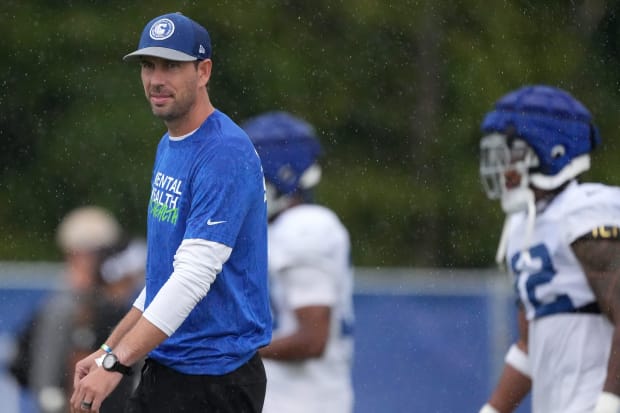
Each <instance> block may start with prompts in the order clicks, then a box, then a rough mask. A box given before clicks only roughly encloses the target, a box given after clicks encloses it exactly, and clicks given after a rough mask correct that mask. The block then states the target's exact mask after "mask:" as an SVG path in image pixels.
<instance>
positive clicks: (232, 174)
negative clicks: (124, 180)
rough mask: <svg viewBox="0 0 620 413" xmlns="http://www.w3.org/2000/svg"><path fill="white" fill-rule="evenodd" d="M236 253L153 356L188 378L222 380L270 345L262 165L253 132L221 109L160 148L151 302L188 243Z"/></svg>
mask: <svg viewBox="0 0 620 413" xmlns="http://www.w3.org/2000/svg"><path fill="white" fill-rule="evenodd" d="M195 238H199V239H204V240H208V241H215V242H219V243H221V244H225V245H227V246H229V247H231V248H232V253H231V256H230V258H229V259H228V261H227V262H226V263H225V264H224V266H223V268H222V272H221V273H220V274H218V276H217V278H216V279H215V282H214V283H213V284H212V285H211V289H210V290H209V292H208V294H207V295H206V297H205V298H203V299H202V300H201V301H200V302H199V303H198V304H197V305H196V307H195V308H194V309H193V310H192V311H191V313H190V314H189V316H188V317H187V319H186V320H185V321H184V322H183V323H182V324H181V326H180V327H179V328H178V329H177V330H176V331H175V332H174V333H173V334H172V336H170V337H169V338H168V339H167V340H165V341H164V342H163V343H162V344H161V345H159V346H158V347H157V348H156V349H154V350H153V351H152V352H151V353H150V357H152V358H153V359H155V360H157V361H158V362H160V363H162V364H164V365H166V366H168V367H170V368H173V369H175V370H177V371H180V372H182V373H185V374H208V375H221V374H226V373H229V372H231V371H233V370H235V369H236V368H238V367H239V366H241V365H242V364H244V363H245V362H246V361H248V360H249V359H250V358H251V357H252V356H253V355H254V353H255V352H256V350H257V349H258V348H260V347H262V346H264V345H266V344H268V343H269V341H270V339H271V316H270V311H269V296H268V290H267V218H266V204H265V190H264V183H263V173H262V168H261V164H260V159H259V158H258V155H257V154H256V151H255V150H254V147H253V145H252V143H251V141H250V139H249V138H248V136H247V135H246V134H245V132H244V131H243V130H242V129H241V128H240V127H239V126H237V125H236V124H235V123H234V122H233V121H232V120H231V119H230V118H229V117H228V116H226V115H225V114H223V113H222V112H219V111H217V110H216V111H215V112H214V113H213V114H211V115H210V116H209V117H208V118H207V119H206V120H205V122H204V123H203V124H202V125H201V126H200V128H199V129H198V130H197V131H196V132H195V133H193V134H192V135H191V136H188V137H186V138H185V139H183V140H180V141H174V140H170V139H169V136H168V134H166V135H164V136H163V138H162V139H161V141H160V143H159V146H158V148H157V155H156V158H155V165H154V168H153V176H152V179H151V199H150V202H149V207H148V219H147V240H148V258H147V267H146V303H145V305H146V306H148V305H149V304H150V302H151V301H152V300H153V298H154V297H155V295H156V294H157V292H158V291H159V290H160V288H161V287H162V286H163V284H164V283H165V282H166V281H167V280H168V278H169V277H170V275H171V274H172V272H173V261H174V255H175V253H176V251H177V249H178V248H179V245H180V244H181V242H182V241H183V240H184V239H195Z"/></svg>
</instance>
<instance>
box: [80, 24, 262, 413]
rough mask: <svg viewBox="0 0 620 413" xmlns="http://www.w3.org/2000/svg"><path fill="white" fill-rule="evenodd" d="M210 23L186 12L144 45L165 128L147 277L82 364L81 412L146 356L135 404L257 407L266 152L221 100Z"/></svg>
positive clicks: (148, 30) (144, 62)
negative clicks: (215, 94) (213, 98)
mask: <svg viewBox="0 0 620 413" xmlns="http://www.w3.org/2000/svg"><path fill="white" fill-rule="evenodd" d="M210 57H211V42H210V38H209V34H208V33H207V31H206V30H205V29H204V28H203V27H202V26H200V25H199V24H198V23H196V22H194V21H193V20H191V19H189V18H188V17H186V16H183V15H182V14H179V13H171V14H166V15H163V16H159V17H157V18H155V19H153V20H152V21H151V22H149V23H148V24H147V25H146V27H145V28H144V31H143V33H142V36H141V38H140V43H139V47H138V50H136V51H135V52H133V53H130V54H128V55H127V56H125V57H124V60H129V61H131V60H138V61H140V63H141V78H142V84H143V86H144V92H145V95H146V98H147V100H148V101H149V103H150V105H151V109H152V111H153V114H154V115H155V116H157V117H158V118H160V119H162V120H163V121H164V123H165V124H166V126H167V128H168V132H167V133H166V134H165V135H164V136H163V137H162V138H161V141H160V142H159V145H158V148H157V154H156V159H155V165H154V168H153V175H152V178H151V196H150V201H149V206H148V220H147V243H148V259H147V269H146V280H145V281H146V283H145V284H146V285H145V289H144V290H143V292H142V294H140V297H138V299H137V300H136V302H135V303H134V306H133V308H132V309H131V310H130V311H129V313H128V314H127V315H126V316H125V318H124V319H123V320H122V321H121V322H120V324H119V325H118V326H117V327H116V328H115V330H114V331H113V332H112V334H111V335H110V337H109V338H108V340H107V341H106V343H104V344H103V345H102V346H101V349H100V350H99V351H97V352H95V353H93V354H91V355H90V356H88V357H87V358H85V359H83V360H81V361H80V362H78V363H77V365H76V373H75V378H74V385H75V391H74V393H73V395H72V397H71V405H72V409H73V411H75V412H77V411H85V410H89V411H95V412H96V411H99V407H100V405H101V402H102V400H103V399H105V397H107V395H108V394H109V393H110V392H111V391H112V390H113V389H114V387H115V386H116V385H117V384H118V382H119V381H120V379H121V377H122V375H123V374H129V373H130V371H128V369H127V368H126V366H129V365H131V364H133V363H134V362H136V361H137V360H139V359H140V358H141V357H144V356H147V361H146V364H145V368H144V369H143V371H142V377H141V380H140V384H139V385H138V388H137V389H136V391H135V393H134V395H133V396H132V398H131V399H130V400H129V403H128V408H127V409H126V411H128V412H132V413H133V412H149V413H152V412H170V411H203V412H206V411H218V412H231V413H233V412H234V413H241V412H248V413H250V412H260V411H261V409H262V404H263V400H264V395H265V385H266V379H265V372H264V368H263V365H262V362H261V360H260V356H259V355H258V353H257V350H258V349H259V348H260V347H263V346H265V345H266V344H268V343H269V341H270V339H271V327H270V326H271V319H270V311H269V298H268V291H267V218H266V204H265V188H264V180H263V173H262V169H261V164H260V160H259V158H258V155H257V154H256V152H255V150H254V147H253V146H252V143H251V142H250V140H249V138H248V136H247V135H246V134H245V132H243V130H242V129H241V128H240V127H239V126H237V125H236V124H235V123H234V122H233V121H232V120H231V119H230V118H229V117H228V116H226V115H225V114H224V113H222V112H220V111H218V110H217V109H215V107H214V106H213V105H212V104H211V102H210V99H209V95H208V92H207V83H208V81H209V78H210V75H211V67H212V62H211V59H210Z"/></svg>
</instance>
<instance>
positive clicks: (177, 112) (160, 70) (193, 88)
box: [140, 56, 206, 122]
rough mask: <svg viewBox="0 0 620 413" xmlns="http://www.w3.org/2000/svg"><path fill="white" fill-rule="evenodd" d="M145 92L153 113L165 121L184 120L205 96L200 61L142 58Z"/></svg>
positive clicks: (204, 83)
mask: <svg viewBox="0 0 620 413" xmlns="http://www.w3.org/2000/svg"><path fill="white" fill-rule="evenodd" d="M141 65H142V69H141V72H140V73H141V77H142V85H143V86H144V93H145V95H146V98H147V100H148V101H149V103H150V104H151V109H152V111H153V114H154V115H155V116H157V117H158V118H160V119H162V120H163V121H165V122H172V121H175V120H179V119H182V118H184V117H185V116H186V115H187V114H188V113H189V112H190V110H191V108H192V106H193V105H194V104H195V102H196V98H197V95H198V93H205V90H204V87H205V85H206V81H204V76H201V75H200V71H199V70H198V69H197V64H196V62H176V61H172V60H165V59H161V58H157V57H150V56H144V57H142V59H141Z"/></svg>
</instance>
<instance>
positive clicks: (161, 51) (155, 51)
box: [123, 47, 198, 62]
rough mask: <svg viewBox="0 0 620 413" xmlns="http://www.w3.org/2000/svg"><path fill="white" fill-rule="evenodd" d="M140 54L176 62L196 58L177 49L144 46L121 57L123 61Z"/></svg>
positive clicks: (190, 60) (137, 56)
mask: <svg viewBox="0 0 620 413" xmlns="http://www.w3.org/2000/svg"><path fill="white" fill-rule="evenodd" d="M141 56H152V57H160V58H162V59H166V60H174V61H177V62H192V61H194V60H198V59H196V57H195V56H191V55H188V54H187V53H183V52H179V51H177V50H173V49H168V48H166V47H145V48H144V49H139V50H136V51H135V52H132V53H129V54H128V55H126V56H124V57H123V60H124V61H126V62H127V61H131V60H136V59H138V58H139V57H141Z"/></svg>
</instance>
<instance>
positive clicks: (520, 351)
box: [480, 306, 532, 413]
mask: <svg viewBox="0 0 620 413" xmlns="http://www.w3.org/2000/svg"><path fill="white" fill-rule="evenodd" d="M518 324H519V339H518V340H517V342H516V343H515V344H513V346H512V347H511V348H510V350H509V351H508V353H507V355H506V363H505V364H504V369H503V370H502V373H501V375H500V378H499V380H498V382H497V385H496V386H495V389H494V390H493V393H492V394H491V397H490V398H489V401H488V403H487V404H485V405H484V406H483V408H482V409H481V410H480V413H510V412H513V411H514V410H515V409H516V408H517V407H518V406H519V404H521V401H522V400H523V399H524V398H525V396H527V394H528V393H529V392H530V389H531V387H532V380H531V379H530V371H529V360H528V358H527V320H526V319H525V312H524V310H523V307H522V306H519V311H518Z"/></svg>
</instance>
